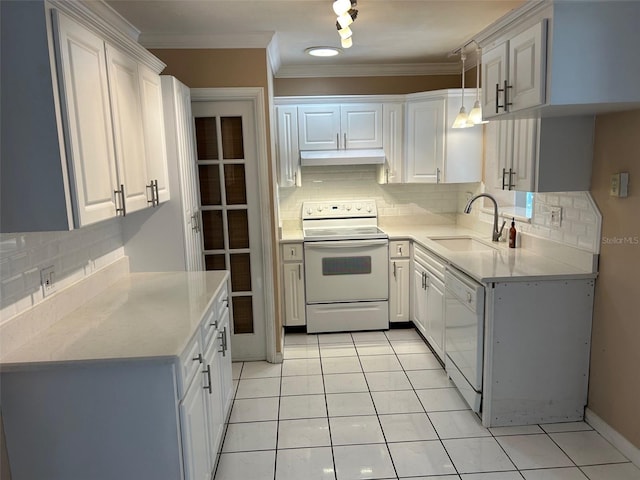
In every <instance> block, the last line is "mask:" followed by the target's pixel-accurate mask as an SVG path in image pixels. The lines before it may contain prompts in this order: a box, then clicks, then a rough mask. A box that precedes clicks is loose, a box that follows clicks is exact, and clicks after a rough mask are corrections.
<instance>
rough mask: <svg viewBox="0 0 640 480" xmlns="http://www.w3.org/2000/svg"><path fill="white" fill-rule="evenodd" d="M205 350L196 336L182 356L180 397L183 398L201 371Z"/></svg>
mask: <svg viewBox="0 0 640 480" xmlns="http://www.w3.org/2000/svg"><path fill="white" fill-rule="evenodd" d="M203 362H204V359H203V349H202V343H201V342H200V337H199V336H198V335H194V337H193V339H192V340H191V341H190V342H189V344H188V345H187V347H186V348H185V349H184V351H183V352H182V355H180V360H179V362H178V363H179V364H178V396H179V397H180V398H182V397H183V396H184V394H185V392H186V391H187V388H189V384H190V383H191V380H192V379H193V377H194V376H195V375H196V374H197V373H198V371H200V370H201V367H202V365H203Z"/></svg>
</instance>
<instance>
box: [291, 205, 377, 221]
mask: <svg viewBox="0 0 640 480" xmlns="http://www.w3.org/2000/svg"><path fill="white" fill-rule="evenodd" d="M377 216H378V210H377V208H376V202H375V200H342V201H338V202H304V203H303V204H302V219H303V220H308V219H312V218H362V217H373V218H375V217H377Z"/></svg>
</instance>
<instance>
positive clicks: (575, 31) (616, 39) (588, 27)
mask: <svg viewBox="0 0 640 480" xmlns="http://www.w3.org/2000/svg"><path fill="white" fill-rule="evenodd" d="M638 18H640V2H564V1H553V0H550V1H545V2H524V3H523V5H522V6H521V7H519V8H517V9H514V10H512V11H511V12H509V13H508V14H507V15H505V16H504V17H502V18H500V19H498V20H497V21H496V22H495V23H493V24H492V25H489V26H488V27H487V28H486V29H484V30H483V31H481V32H477V33H476V35H474V38H475V39H476V40H477V41H478V42H479V44H480V46H481V47H482V87H483V98H482V103H483V114H484V116H485V117H486V118H492V117H496V116H502V115H505V114H507V115H510V114H514V115H513V116H518V117H522V116H524V115H527V116H531V114H532V112H538V111H539V113H540V114H541V115H542V116H545V117H551V116H559V115H586V114H597V113H603V112H611V111H617V110H624V109H630V108H638V106H640V90H639V89H638V88H637V78H638V77H640V63H638V62H634V61H630V58H629V56H628V55H622V54H620V55H615V54H614V52H617V51H620V49H621V48H624V46H628V45H637V44H638V43H639V42H640V30H638ZM496 94H497V96H496Z"/></svg>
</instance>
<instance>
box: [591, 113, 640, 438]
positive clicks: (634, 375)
mask: <svg viewBox="0 0 640 480" xmlns="http://www.w3.org/2000/svg"><path fill="white" fill-rule="evenodd" d="M638 152H640V110H634V111H630V112H622V113H616V114H608V115H600V116H598V117H597V120H596V135H595V152H594V153H595V154H594V164H593V180H592V186H591V193H592V195H593V197H594V199H595V201H596V203H597V205H598V208H599V209H600V211H601V212H602V239H603V242H602V248H601V254H600V274H599V277H598V280H597V282H596V295H595V307H594V319H593V340H592V347H591V374H590V380H589V405H588V406H589V408H590V409H591V410H593V411H594V412H595V413H596V414H597V415H598V416H600V417H601V418H602V419H603V420H604V421H605V422H607V423H608V424H609V425H610V426H611V427H613V428H614V429H615V430H617V431H618V432H619V433H621V434H622V435H623V436H624V437H625V438H626V439H627V440H629V441H630V442H631V443H633V444H634V445H635V446H636V447H638V448H640V413H638V406H640V373H639V369H640V313H639V312H640V281H638V276H639V275H640V213H639V212H640V187H639V186H638V185H640V156H639V153H638ZM617 172H629V174H630V175H629V176H630V181H629V197H628V198H615V197H610V196H609V179H610V176H611V174H613V173H617ZM620 242H621V243H620Z"/></svg>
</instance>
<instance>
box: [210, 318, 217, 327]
mask: <svg viewBox="0 0 640 480" xmlns="http://www.w3.org/2000/svg"><path fill="white" fill-rule="evenodd" d="M209 325H211V326H212V327H213V328H218V321H217V320H215V321H214V322H213V323H210V324H209Z"/></svg>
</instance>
